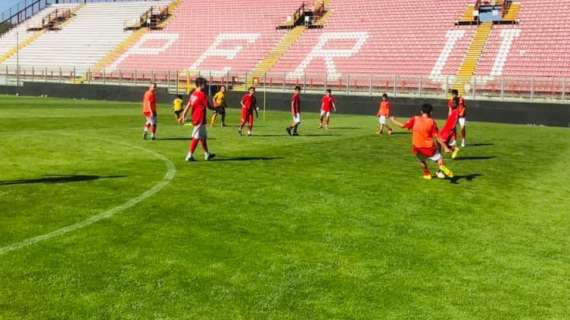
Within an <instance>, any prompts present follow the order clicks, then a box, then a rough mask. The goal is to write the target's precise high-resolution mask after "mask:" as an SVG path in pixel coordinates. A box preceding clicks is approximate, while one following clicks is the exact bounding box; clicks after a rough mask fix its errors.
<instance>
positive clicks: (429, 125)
mask: <svg viewBox="0 0 570 320" xmlns="http://www.w3.org/2000/svg"><path fill="white" fill-rule="evenodd" d="M432 111H433V107H432V106H431V105H430V104H427V103H426V104H424V105H422V108H421V115H419V116H415V117H412V118H410V119H409V120H408V121H407V122H406V123H401V122H399V121H397V120H396V119H394V117H392V118H390V119H391V120H392V122H394V123H395V124H396V125H398V126H400V127H402V128H405V129H409V130H412V152H413V153H414V155H415V156H416V157H417V158H418V160H419V161H420V165H421V167H422V170H423V172H424V174H423V177H424V179H427V180H431V179H432V175H431V172H430V170H429V168H428V165H427V162H426V160H428V159H429V160H432V161H434V162H436V163H437V164H438V167H439V170H438V171H437V172H436V176H437V177H438V178H445V177H449V178H453V172H451V170H449V169H448V168H447V167H446V166H445V162H444V161H443V157H442V156H441V153H440V152H439V148H438V146H437V143H439V144H440V145H441V146H442V147H443V148H444V150H445V151H446V152H449V149H448V148H447V146H446V145H445V144H444V143H443V142H442V141H441V139H440V138H439V136H438V130H437V124H436V123H435V120H433V119H432V118H431V112H432ZM436 142H437V143H436Z"/></svg>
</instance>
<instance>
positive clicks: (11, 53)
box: [0, 4, 83, 64]
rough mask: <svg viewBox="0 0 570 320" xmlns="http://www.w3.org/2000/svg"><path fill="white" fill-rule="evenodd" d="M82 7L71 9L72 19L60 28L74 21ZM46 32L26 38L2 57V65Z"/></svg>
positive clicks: (42, 31) (36, 33)
mask: <svg viewBox="0 0 570 320" xmlns="http://www.w3.org/2000/svg"><path fill="white" fill-rule="evenodd" d="M82 7H83V4H80V5H77V6H75V7H73V8H71V18H69V19H67V20H66V21H65V22H64V23H62V24H60V25H59V28H63V27H65V25H66V24H68V23H69V21H70V20H72V19H73V17H74V15H75V14H76V13H77V11H79V9H81V8H82ZM56 9H57V8H56ZM38 17H40V20H41V17H43V16H41V15H39V14H38ZM46 32H47V30H46V29H42V30H38V31H34V32H32V33H31V34H29V35H27V36H26V37H25V38H23V39H21V41H20V43H19V44H18V45H17V46H14V47H13V48H12V49H10V50H8V51H7V52H5V53H4V54H2V55H0V64H2V63H4V62H6V61H8V60H10V58H12V57H13V56H15V55H16V53H18V51H19V50H22V49H24V48H26V47H27V46H29V45H31V44H32V43H34V42H35V41H36V40H37V39H39V38H40V37H41V36H42V35H44V34H45V33H46Z"/></svg>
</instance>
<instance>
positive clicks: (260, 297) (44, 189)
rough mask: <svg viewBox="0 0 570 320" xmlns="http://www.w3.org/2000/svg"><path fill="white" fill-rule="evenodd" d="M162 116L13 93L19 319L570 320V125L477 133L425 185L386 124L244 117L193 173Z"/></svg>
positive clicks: (10, 156)
mask: <svg viewBox="0 0 570 320" xmlns="http://www.w3.org/2000/svg"><path fill="white" fill-rule="evenodd" d="M160 107H161V109H159V114H160V120H159V129H158V130H159V132H158V137H159V140H158V141H143V140H142V126H143V123H144V119H143V118H142V116H141V114H140V113H141V110H140V109H141V108H140V104H138V103H118V102H94V101H74V100H59V99H38V98H22V97H20V98H16V97H6V96H2V97H0V119H2V121H3V125H2V126H1V127H0V138H1V141H2V143H1V144H0V154H1V155H2V165H1V168H2V171H1V178H0V212H1V214H0V319H568V318H570V304H569V297H570V250H569V248H570V246H569V244H570V199H569V195H570V183H569V181H570V170H569V169H568V168H569V166H570V131H569V130H568V129H564V128H546V127H529V126H514V125H499V124H484V123H471V124H470V126H469V127H468V130H469V131H468V134H469V140H468V142H469V143H470V145H469V146H468V147H467V148H465V149H464V150H462V152H461V154H460V158H459V159H458V160H455V161H452V160H448V163H447V164H448V166H449V167H450V169H452V170H453V171H454V172H455V174H456V177H455V178H454V179H451V180H437V179H436V180H432V181H424V180H423V179H422V178H421V170H420V168H419V166H418V164H417V161H416V160H415V158H414V157H413V155H412V154H411V152H410V149H411V146H410V140H411V137H410V135H409V134H408V133H406V132H403V131H402V130H398V131H397V134H395V135H393V136H391V137H388V136H381V137H380V136H377V135H376V134H375V129H376V123H377V122H376V118H375V117H373V116H370V117H365V116H351V115H333V118H332V129H331V130H329V131H323V130H319V129H318V115H316V114H304V115H303V116H304V123H303V125H302V127H301V134H302V136H300V137H289V136H287V134H286V132H285V127H286V126H287V125H288V123H289V115H288V114H287V113H281V112H270V113H267V115H266V121H262V120H259V121H258V122H257V123H256V129H255V136H254V137H251V138H249V137H240V136H239V135H238V134H237V127H236V125H237V121H238V110H237V109H235V108H234V109H232V110H231V111H230V119H229V122H230V124H231V125H232V126H231V127H230V128H224V129H221V128H214V129H211V130H210V131H209V134H210V141H209V144H210V148H211V150H212V151H213V152H215V153H216V154H217V155H218V158H216V160H214V161H212V162H206V161H203V157H202V154H201V152H199V154H198V161H197V162H195V163H186V162H185V161H184V157H185V155H186V151H187V146H188V140H187V138H188V136H189V135H190V130H191V129H190V128H189V127H183V126H180V125H177V124H176V123H175V121H174V117H173V115H172V114H171V113H170V111H169V106H166V105H162V106H160ZM339 107H342V106H339ZM394 108H396V109H397V105H396V106H394ZM439 123H440V125H441V123H442V122H441V121H440V122H439ZM433 168H434V167H433V165H432V169H433Z"/></svg>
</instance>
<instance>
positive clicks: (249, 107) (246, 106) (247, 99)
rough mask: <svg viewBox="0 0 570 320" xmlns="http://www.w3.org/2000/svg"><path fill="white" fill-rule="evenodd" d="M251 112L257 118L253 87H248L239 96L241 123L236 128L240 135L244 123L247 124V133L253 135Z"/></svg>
mask: <svg viewBox="0 0 570 320" xmlns="http://www.w3.org/2000/svg"><path fill="white" fill-rule="evenodd" d="M253 112H255V116H256V117H257V118H259V108H258V107H257V98H256V97H255V88H254V87H249V89H248V92H247V93H246V94H244V96H243V97H242V98H241V124H240V126H239V130H238V133H239V135H240V136H241V135H243V127H245V125H246V123H247V124H248V130H247V135H248V136H251V135H253Z"/></svg>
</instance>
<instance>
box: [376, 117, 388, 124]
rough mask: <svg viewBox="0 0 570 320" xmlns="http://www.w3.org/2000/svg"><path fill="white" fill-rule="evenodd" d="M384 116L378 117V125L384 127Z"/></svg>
mask: <svg viewBox="0 0 570 320" xmlns="http://www.w3.org/2000/svg"><path fill="white" fill-rule="evenodd" d="M386 120H387V119H386V116H379V117H378V123H380V124H381V125H386Z"/></svg>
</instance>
